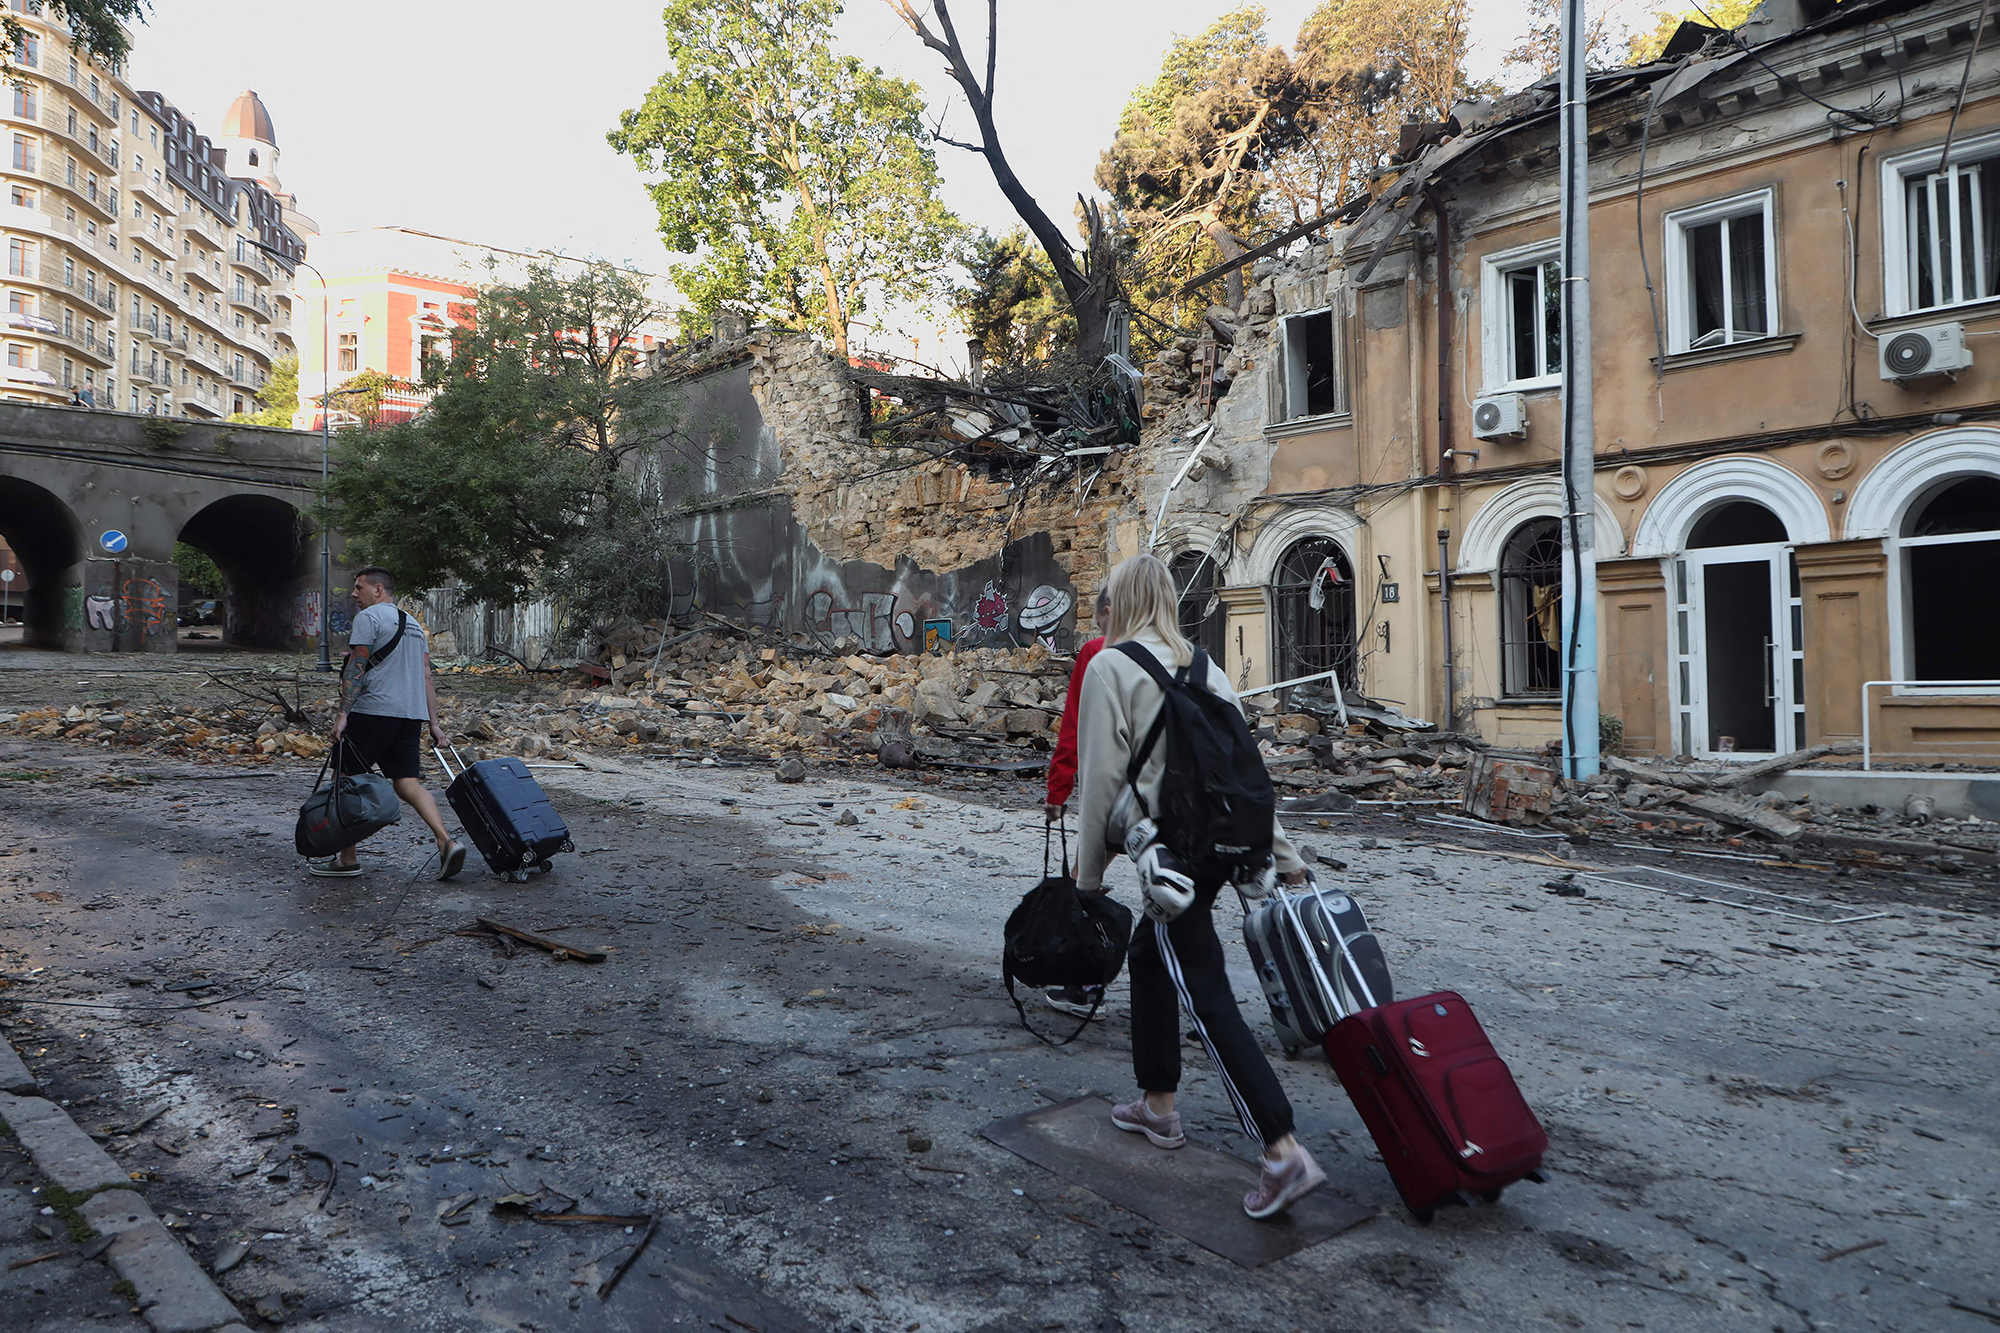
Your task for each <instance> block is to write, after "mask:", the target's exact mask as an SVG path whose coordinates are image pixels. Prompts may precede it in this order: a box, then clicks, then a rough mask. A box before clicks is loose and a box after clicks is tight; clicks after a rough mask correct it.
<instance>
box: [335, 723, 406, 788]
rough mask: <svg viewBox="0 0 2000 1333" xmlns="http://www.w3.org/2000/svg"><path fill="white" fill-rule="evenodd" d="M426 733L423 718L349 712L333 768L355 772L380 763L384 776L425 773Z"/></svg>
mask: <svg viewBox="0 0 2000 1333" xmlns="http://www.w3.org/2000/svg"><path fill="white" fill-rule="evenodd" d="M423 735H424V723H423V720H422V719H421V718H414V717H383V716H381V715H380V714H378V713H349V714H348V715H347V730H346V732H345V733H343V734H342V736H341V738H340V746H339V748H338V749H337V750H335V751H334V755H333V771H334V772H336V773H347V774H355V773H366V772H367V771H368V770H369V769H370V768H375V767H380V768H381V770H382V776H383V777H385V778H390V779H392V780H393V779H395V778H414V777H421V776H422V775H423V752H422V750H421V748H420V742H421V741H422V740H423Z"/></svg>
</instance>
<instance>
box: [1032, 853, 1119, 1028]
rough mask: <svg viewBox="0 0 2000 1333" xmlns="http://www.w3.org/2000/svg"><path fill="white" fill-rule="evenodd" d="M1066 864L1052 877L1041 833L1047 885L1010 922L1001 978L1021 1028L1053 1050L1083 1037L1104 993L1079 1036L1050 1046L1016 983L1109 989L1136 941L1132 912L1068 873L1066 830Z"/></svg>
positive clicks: (1034, 890)
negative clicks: (1084, 887) (1030, 1018)
mask: <svg viewBox="0 0 2000 1333" xmlns="http://www.w3.org/2000/svg"><path fill="white" fill-rule="evenodd" d="M1062 853H1063V859H1062V864H1061V865H1060V866H1058V867H1056V869H1057V870H1058V871H1059V872H1060V873H1058V874H1053V875H1052V874H1050V873H1049V831H1048V830H1047V829H1044V830H1043V831H1042V882H1041V883H1039V884H1037V885H1036V886H1035V887H1034V888H1032V889H1029V890H1028V892H1027V894H1026V896H1024V897H1023V898H1022V899H1021V902H1020V905H1019V906H1018V907H1016V908H1015V909H1014V911H1013V913H1012V914H1011V915H1010V916H1008V918H1007V928H1006V931H1005V935H1004V938H1005V940H1006V943H1005V945H1004V947H1003V950H1002V953H1001V957H1000V977H1001V979H1002V980H1003V981H1005V982H1006V983H1007V998H1008V999H1010V1000H1012V1001H1013V1002H1014V1008H1015V1009H1016V1010H1018V1011H1019V1012H1020V1015H1021V1026H1022V1027H1024V1028H1027V1029H1028V1031H1029V1032H1031V1033H1034V1035H1035V1036H1037V1037H1040V1038H1041V1040H1043V1041H1045V1042H1048V1043H1049V1045H1051V1046H1067V1045H1068V1044H1069V1043H1070V1042H1073V1041H1075V1040H1076V1039H1077V1038H1078V1037H1080V1036H1082V1035H1083V1030H1084V1029H1085V1028H1087V1027H1089V1026H1090V1020H1091V1019H1092V1018H1094V1017H1096V1016H1097V1008H1098V1005H1100V1004H1102V1003H1103V1002H1104V997H1103V995H1102V993H1101V992H1100V993H1099V995H1098V998H1097V1000H1096V1002H1094V1003H1093V1004H1092V1005H1091V1006H1090V1013H1089V1015H1087V1016H1086V1017H1085V1018H1084V1020H1083V1021H1082V1022H1081V1023H1079V1024H1077V1028H1076V1031H1075V1032H1072V1033H1070V1034H1069V1036H1067V1037H1065V1038H1063V1039H1062V1040H1061V1041H1051V1040H1050V1039H1049V1038H1048V1037H1044V1036H1042V1034H1041V1033H1039V1032H1035V1028H1034V1025H1033V1024H1031V1023H1030V1022H1028V1011H1027V1009H1026V1008H1025V1007H1024V1006H1023V1005H1022V1004H1021V997H1020V996H1019V995H1016V994H1015V993H1014V980H1015V978H1017V977H1018V978H1019V979H1020V981H1021V984H1022V985H1024V986H1031V987H1034V988H1036V989H1041V988H1043V987H1048V986H1098V987H1103V986H1108V985H1110V984H1111V983H1112V982H1113V981H1114V980H1116V979H1117V977H1118V973H1119V971H1120V969H1122V968H1123V967H1124V966H1125V949H1126V946H1127V945H1128V944H1129V943H1130V942H1131V939H1132V911H1131V909H1130V908H1128V907H1126V906H1125V905H1124V904H1123V903H1118V902H1114V901H1112V899H1111V898H1110V896H1109V895H1107V894H1102V893H1084V892H1083V891H1081V890H1080V889H1078V888H1077V887H1076V881H1075V880H1074V879H1072V878H1070V873H1069V830H1068V828H1066V827H1065V828H1064V829H1063V840H1062Z"/></svg>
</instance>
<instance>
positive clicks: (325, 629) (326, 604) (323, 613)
mask: <svg viewBox="0 0 2000 1333" xmlns="http://www.w3.org/2000/svg"><path fill="white" fill-rule="evenodd" d="M250 244H252V245H254V246H256V247H257V248H258V249H259V250H262V251H263V252H264V253H266V254H270V255H276V256H277V257H278V258H280V259H283V260H285V261H287V262H288V263H293V264H296V265H298V266H299V267H300V268H309V269H312V275H313V276H314V277H315V278H318V279H319V492H320V504H321V506H322V508H324V506H325V504H326V483H327V454H328V451H329V450H330V448H331V446H332V444H333V410H332V407H331V398H332V390H333V372H332V370H331V368H330V363H329V361H328V359H327V342H328V336H327V335H328V330H329V328H330V323H329V320H328V317H327V308H328V306H329V304H330V302H329V301H328V300H327V295H326V274H324V273H322V272H320V271H319V270H318V269H317V268H313V266H312V265H311V264H308V263H307V262H306V261H305V260H303V259H293V258H292V257H291V256H290V255H288V254H286V253H285V252H284V251H282V250H279V249H277V248H276V247H274V246H269V245H265V244H264V243H263V242H262V241H251V242H250ZM332 631H333V556H332V553H331V551H330V550H329V549H328V546H327V527H326V515H325V513H324V512H322V513H321V514H320V519H319V669H320V670H321V671H331V670H333V649H332V645H331V644H330V643H329V642H328V636H329V635H330V634H331V633H332Z"/></svg>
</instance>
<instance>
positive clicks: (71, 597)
mask: <svg viewBox="0 0 2000 1333" xmlns="http://www.w3.org/2000/svg"><path fill="white" fill-rule="evenodd" d="M62 625H63V628H64V629H82V628H83V585H82V584H81V583H72V584H70V585H69V586H68V587H66V588H64V589H63V609H62Z"/></svg>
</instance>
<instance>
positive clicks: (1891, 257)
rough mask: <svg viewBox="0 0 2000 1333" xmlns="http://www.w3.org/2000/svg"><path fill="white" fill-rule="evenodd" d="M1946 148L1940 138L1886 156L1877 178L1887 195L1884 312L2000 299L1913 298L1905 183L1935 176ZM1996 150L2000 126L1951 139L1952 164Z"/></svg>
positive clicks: (1998, 258)
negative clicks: (1929, 301) (1925, 302)
mask: <svg viewBox="0 0 2000 1333" xmlns="http://www.w3.org/2000/svg"><path fill="white" fill-rule="evenodd" d="M1943 150H1944V144H1943V142H1942V141H1939V142H1938V143H1934V144H1931V145H1929V146H1928V147H1925V148H1913V149H1911V150H1910V151H1909V152H1907V153H1897V154H1895V155H1894V156H1891V157H1885V158H1883V159H1882V165H1881V175H1880V180H1879V182H1878V184H1879V186H1880V194H1879V198H1880V199H1881V200H1882V208H1881V213H1882V313H1883V314H1884V315H1885V316H1886V317H1889V318H1894V317H1896V316H1898V315H1913V314H1919V313H1924V314H1928V313H1930V312H1932V311H1940V312H1942V311H1947V310H1963V309H1966V308H1967V307H1968V306H1975V305H1985V304H1990V303H1992V302H1994V301H2000V296H1987V297H1981V298H1979V299H1977V300H1973V301H1954V302H1948V303H1946V304H1943V305H1931V306H1918V305H1915V304H1913V303H1912V301H1911V299H1910V282H1911V278H1912V274H1911V270H1910V236H1909V200H1908V195H1907V192H1906V186H1907V184H1908V182H1909V179H1910V178H1911V177H1912V176H1918V175H1931V174H1935V173H1937V172H1939V171H1941V170H1942V169H1943V167H1944V165H1945V164H1944V163H1942V162H1940V161H1939V160H1938V155H1939V154H1940V153H1941V152H1943ZM1996 155H2000V130H1992V131H1988V132H1987V133H1985V134H1970V135H1966V136H1965V137H1964V138H1962V139H1953V140H1952V144H1951V161H1952V165H1960V164H1963V163H1966V162H1975V161H1978V160H1979V159H1981V158H1986V157H1992V156H1996ZM1994 204H1995V206H1996V207H2000V190H1996V191H1995V199H1994ZM1993 262H1995V263H2000V255H1995V256H1993Z"/></svg>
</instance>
